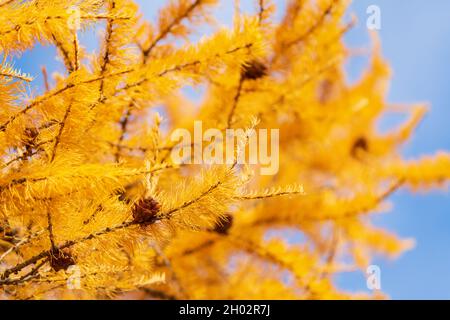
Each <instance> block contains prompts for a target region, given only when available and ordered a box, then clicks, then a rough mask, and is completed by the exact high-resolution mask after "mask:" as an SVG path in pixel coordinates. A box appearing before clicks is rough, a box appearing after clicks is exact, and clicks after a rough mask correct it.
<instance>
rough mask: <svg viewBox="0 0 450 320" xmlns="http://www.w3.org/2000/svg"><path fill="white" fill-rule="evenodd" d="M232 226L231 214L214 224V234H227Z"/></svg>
mask: <svg viewBox="0 0 450 320" xmlns="http://www.w3.org/2000/svg"><path fill="white" fill-rule="evenodd" d="M232 226H233V216H232V215H231V214H227V215H225V217H223V218H222V219H221V220H220V221H218V222H217V223H216V226H215V227H214V230H213V231H214V232H217V233H219V234H224V235H225V234H228V231H229V230H230V229H231V227H232Z"/></svg>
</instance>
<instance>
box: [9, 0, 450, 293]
mask: <svg viewBox="0 0 450 320" xmlns="http://www.w3.org/2000/svg"><path fill="white" fill-rule="evenodd" d="M218 3H219V1H218V0H174V1H169V2H168V4H167V5H166V6H165V7H164V8H163V9H162V10H161V11H160V13H159V18H158V19H157V21H156V22H155V23H154V24H153V23H151V22H148V21H145V20H144V19H143V18H142V15H141V13H140V12H139V8H138V6H137V5H136V4H135V3H134V2H133V1H132V0H82V1H80V0H70V1H68V0H58V1H51V2H49V1H43V0H30V1H25V2H23V1H18V0H17V1H16V0H11V1H6V2H2V3H0V54H2V56H3V57H5V58H4V59H3V62H2V63H1V64H0V104H1V108H0V162H1V163H0V167H1V171H0V207H1V212H0V298H6V299H30V298H37V299H41V298H42V299H45V298H60V299H71V298H104V297H117V296H119V297H120V296H121V295H122V294H124V293H126V292H129V291H138V290H140V291H143V292H145V294H146V295H147V296H148V297H153V298H167V299H172V298H174V299H179V298H188V299H202V298H203V299H204V298H214V299H240V298H242V299H260V298H269V299H285V298H286V299H344V298H368V296H366V295H359V294H351V293H346V292H342V291H341V290H340V289H338V288H337V287H336V286H335V285H334V283H333V276H334V275H335V274H337V273H339V272H342V271H345V270H349V269H355V268H361V269H362V270H364V269H365V268H366V267H367V265H369V264H370V261H371V258H372V257H373V256H374V254H383V255H387V256H395V255H398V254H400V253H401V252H402V251H404V250H406V249H409V248H410V247H411V246H412V241H411V240H400V239H398V238H397V237H396V236H394V235H392V234H390V233H389V232H387V231H385V230H380V229H377V228H375V227H374V226H372V225H371V223H370V217H371V214H372V213H374V212H377V211H380V210H382V209H384V207H385V204H386V203H385V202H386V201H387V199H388V198H389V196H390V195H391V194H392V193H394V192H395V191H397V190H398V189H399V188H402V187H408V186H409V187H411V188H413V189H419V188H421V189H424V188H425V189H426V188H429V187H435V186H440V187H444V186H445V185H446V183H447V181H448V179H449V178H450V171H449V168H450V165H449V164H450V155H449V154H448V153H440V154H438V155H437V156H429V157H425V158H423V159H421V160H405V159H403V157H402V156H401V155H400V154H399V147H400V146H401V145H402V144H403V143H404V142H405V141H407V140H408V139H409V138H410V137H411V135H412V134H413V131H414V128H415V127H416V126H417V124H418V123H419V122H420V120H421V119H422V118H423V116H424V114H425V113H426V110H427V109H426V108H425V107H424V106H411V107H405V108H404V110H406V112H407V113H408V114H410V118H409V119H408V120H407V121H406V122H405V124H403V125H402V126H400V127H399V128H397V129H396V130H394V131H393V132H389V133H384V134H381V133H379V132H377V130H376V123H377V121H378V120H379V119H380V117H382V116H383V115H384V114H385V113H386V112H388V111H389V110H390V108H391V107H392V106H390V105H389V104H388V103H387V102H386V93H387V86H388V84H389V76H390V70H389V67H388V65H387V64H386V62H385V61H384V60H383V58H382V57H381V54H380V49H379V46H380V44H379V43H378V41H377V39H376V38H374V49H373V53H372V59H371V64H370V66H369V68H368V69H367V70H366V72H365V74H364V75H363V76H362V78H361V79H360V80H359V81H358V82H357V83H355V84H352V85H350V84H348V83H347V82H346V80H345V72H344V63H345V60H346V59H347V58H349V57H350V53H349V50H348V49H347V48H346V47H345V46H344V44H343V41H342V36H343V35H344V33H345V32H346V31H347V30H348V29H349V28H350V27H351V24H352V22H345V21H343V20H344V19H343V15H344V13H345V12H346V9H347V6H348V1H346V0H320V1H312V0H311V1H308V0H290V1H288V5H287V9H286V12H285V13H284V16H283V18H282V19H281V21H277V19H276V18H275V12H276V10H277V6H276V5H275V4H274V3H275V1H268V0H263V1H256V2H255V3H256V9H257V10H255V12H254V14H250V15H242V14H240V13H236V16H235V19H234V25H233V26H232V27H230V28H221V29H218V30H216V29H215V28H213V29H214V31H213V32H212V34H211V35H208V36H205V37H202V39H200V40H199V41H198V42H197V43H190V41H192V39H191V38H190V36H191V35H192V34H193V32H194V31H196V29H197V28H198V27H199V26H200V25H201V24H204V23H208V24H211V26H214V25H215V24H214V19H213V15H212V13H211V12H212V10H213V8H214V7H215V6H216V5H217V4H218ZM236 12H239V10H236ZM101 26H103V27H104V30H103V29H102V31H103V32H102V33H101V37H100V40H99V52H98V53H97V54H93V55H87V54H86V53H85V51H84V50H83V48H82V44H80V43H79V34H80V33H81V32H84V31H85V30H87V29H88V28H101ZM182 39H184V40H185V41H180V40H182ZM37 43H40V44H43V45H53V46H55V47H56V48H57V50H58V54H59V55H60V58H61V60H62V62H63V63H64V66H65V72H64V73H63V74H59V75H56V76H55V78H54V81H53V83H54V85H53V86H50V85H49V82H48V79H46V80H47V81H46V86H47V87H46V88H45V89H46V90H45V91H44V92H43V93H42V94H39V95H32V96H29V95H27V94H26V92H27V89H29V88H30V87H31V88H33V86H34V83H33V79H32V77H31V76H29V75H27V74H24V73H22V72H20V71H18V70H15V69H14V68H13V67H12V63H10V62H7V59H6V57H13V56H15V55H18V54H21V53H23V52H24V51H26V50H30V49H31V48H32V47H33V46H34V45H36V44H37ZM187 86H192V87H194V88H206V93H205V94H204V95H203V99H202V100H201V101H200V102H195V101H192V100H191V99H190V97H189V95H187V94H185V93H184V91H183V90H182V89H183V88H185V87H187ZM158 107H159V108H160V109H161V108H162V110H163V112H162V113H163V114H164V115H165V117H166V118H165V119H164V118H162V117H160V116H159V115H157V114H156V111H155V110H156V109H157V108H158ZM160 109H159V110H160ZM255 117H256V118H258V120H259V122H257V123H256V122H255V121H254V119H255ZM194 121H202V122H203V123H204V124H205V127H207V128H218V130H220V131H221V132H224V131H225V130H226V129H243V133H244V134H243V135H240V136H238V140H239V141H240V143H238V146H237V147H236V149H235V150H234V152H235V154H234V156H235V161H234V163H225V164H216V165H200V164H196V165H188V164H178V163H175V162H174V161H172V159H171V157H170V154H171V151H172V150H173V149H174V143H173V141H171V140H170V133H172V132H173V131H174V130H176V129H179V128H188V129H189V130H190V129H191V128H192V125H193V123H194ZM249 124H250V125H249ZM248 128H250V129H279V132H280V140H279V150H280V164H279V171H278V173H277V174H276V175H274V176H263V175H258V174H255V170H253V169H255V168H252V166H247V165H240V164H239V163H238V162H237V160H236V159H237V157H238V156H239V155H240V154H241V152H243V149H245V148H242V146H245V144H246V143H248V140H249V139H250V138H249V136H248V135H247V133H248V132H249V131H246V129H248ZM286 230H291V231H292V230H294V231H295V232H297V233H301V234H303V235H304V236H305V239H306V240H305V242H302V243H293V239H291V238H292V237H291V236H289V234H292V233H289V232H288V233H284V231H286ZM268 232H270V234H271V235H272V236H271V238H270V240H268V239H267V234H268ZM348 257H350V259H348ZM73 266H75V267H76V269H74V268H73ZM74 270H75V271H76V272H78V278H77V279H75V280H78V281H79V282H80V287H79V288H78V290H73V288H69V283H71V282H70V281H72V280H73V276H74V273H73V272H74ZM160 274H164V275H165V277H164V279H163V280H164V281H155V277H156V276H157V275H160ZM380 296H381V295H380V293H375V294H374V296H373V298H378V297H380ZM371 297H372V296H371Z"/></svg>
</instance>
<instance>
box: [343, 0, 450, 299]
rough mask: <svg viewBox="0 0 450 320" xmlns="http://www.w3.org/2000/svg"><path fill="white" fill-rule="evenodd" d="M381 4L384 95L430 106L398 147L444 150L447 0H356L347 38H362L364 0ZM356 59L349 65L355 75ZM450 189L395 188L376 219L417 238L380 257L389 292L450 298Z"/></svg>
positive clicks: (449, 73)
mask: <svg viewBox="0 0 450 320" xmlns="http://www.w3.org/2000/svg"><path fill="white" fill-rule="evenodd" d="M371 4H375V5H378V6H379V7H380V9H381V21H382V25H381V30H380V36H381V40H382V46H383V53H384V56H385V57H386V58H387V60H388V61H389V62H390V64H391V66H392V69H393V79H392V83H391V90H390V94H389V101H390V102H393V103H413V102H427V103H428V104H430V105H431V107H432V108H431V111H430V113H429V114H428V115H427V117H426V118H425V121H424V122H423V123H422V124H421V126H420V127H419V129H418V130H417V132H416V134H415V136H414V138H413V140H412V141H410V142H409V143H408V144H407V145H405V147H404V149H403V154H404V155H405V156H407V157H417V156H419V155H421V154H431V153H434V152H435V151H437V150H450V127H449V120H450V106H449V103H450V90H448V89H449V84H450V63H449V57H450V42H449V40H450V1H447V0H433V1H424V0H356V1H355V2H354V3H353V5H352V7H351V11H352V12H355V13H356V15H357V17H358V18H359V21H360V24H359V26H358V27H357V28H356V29H355V30H353V31H351V32H350V33H349V34H348V36H347V38H346V41H347V43H348V44H349V45H351V46H356V47H358V46H362V45H364V44H365V43H367V41H368V38H367V29H366V28H365V21H366V18H367V14H366V9H367V7H368V6H369V5H371ZM360 66H361V61H354V62H353V63H350V64H349V73H350V74H351V75H352V76H355V75H356V74H357V72H358V70H359V69H360ZM449 200H450V196H449V194H448V193H446V192H443V191H441V192H437V193H434V194H432V195H429V194H428V195H425V194H415V195H411V194H408V193H407V192H399V193H398V194H396V195H395V196H393V197H392V202H393V203H394V205H395V207H394V209H393V212H392V213H390V214H387V215H382V216H380V217H379V218H377V223H378V224H379V225H382V226H386V227H387V228H389V229H391V230H394V231H395V232H396V233H398V234H400V235H401V236H404V237H413V238H415V239H416V247H415V249H414V250H412V251H410V252H407V253H405V254H404V255H403V256H402V257H400V258H399V259H397V260H394V261H385V260H383V259H379V260H378V261H377V263H378V264H379V265H380V266H381V270H382V289H383V290H384V291H385V292H387V293H388V294H389V295H390V296H391V297H392V298H394V299H418V298H423V299H450V250H449V249H448V244H449V243H450V232H449V230H450V201H449ZM363 282H364V279H363V278H362V276H361V275H346V276H342V277H340V278H339V279H338V283H339V284H340V286H341V287H344V288H350V289H364V283H363Z"/></svg>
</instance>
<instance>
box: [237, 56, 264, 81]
mask: <svg viewBox="0 0 450 320" xmlns="http://www.w3.org/2000/svg"><path fill="white" fill-rule="evenodd" d="M266 75H267V67H266V66H265V64H264V63H262V62H260V61H257V60H253V61H251V62H250V63H249V64H246V65H244V66H242V70H241V77H242V79H244V80H257V79H261V78H264V77H265V76H266Z"/></svg>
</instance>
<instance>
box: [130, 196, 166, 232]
mask: <svg viewBox="0 0 450 320" xmlns="http://www.w3.org/2000/svg"><path fill="white" fill-rule="evenodd" d="M160 210H161V205H160V204H159V203H158V201H156V200H155V199H153V198H146V199H141V200H139V201H138V202H136V203H135V204H134V206H133V209H132V213H133V219H134V220H133V221H134V222H135V223H137V224H140V225H147V224H152V223H153V222H155V220H156V215H157V214H158V212H159V211H160Z"/></svg>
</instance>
